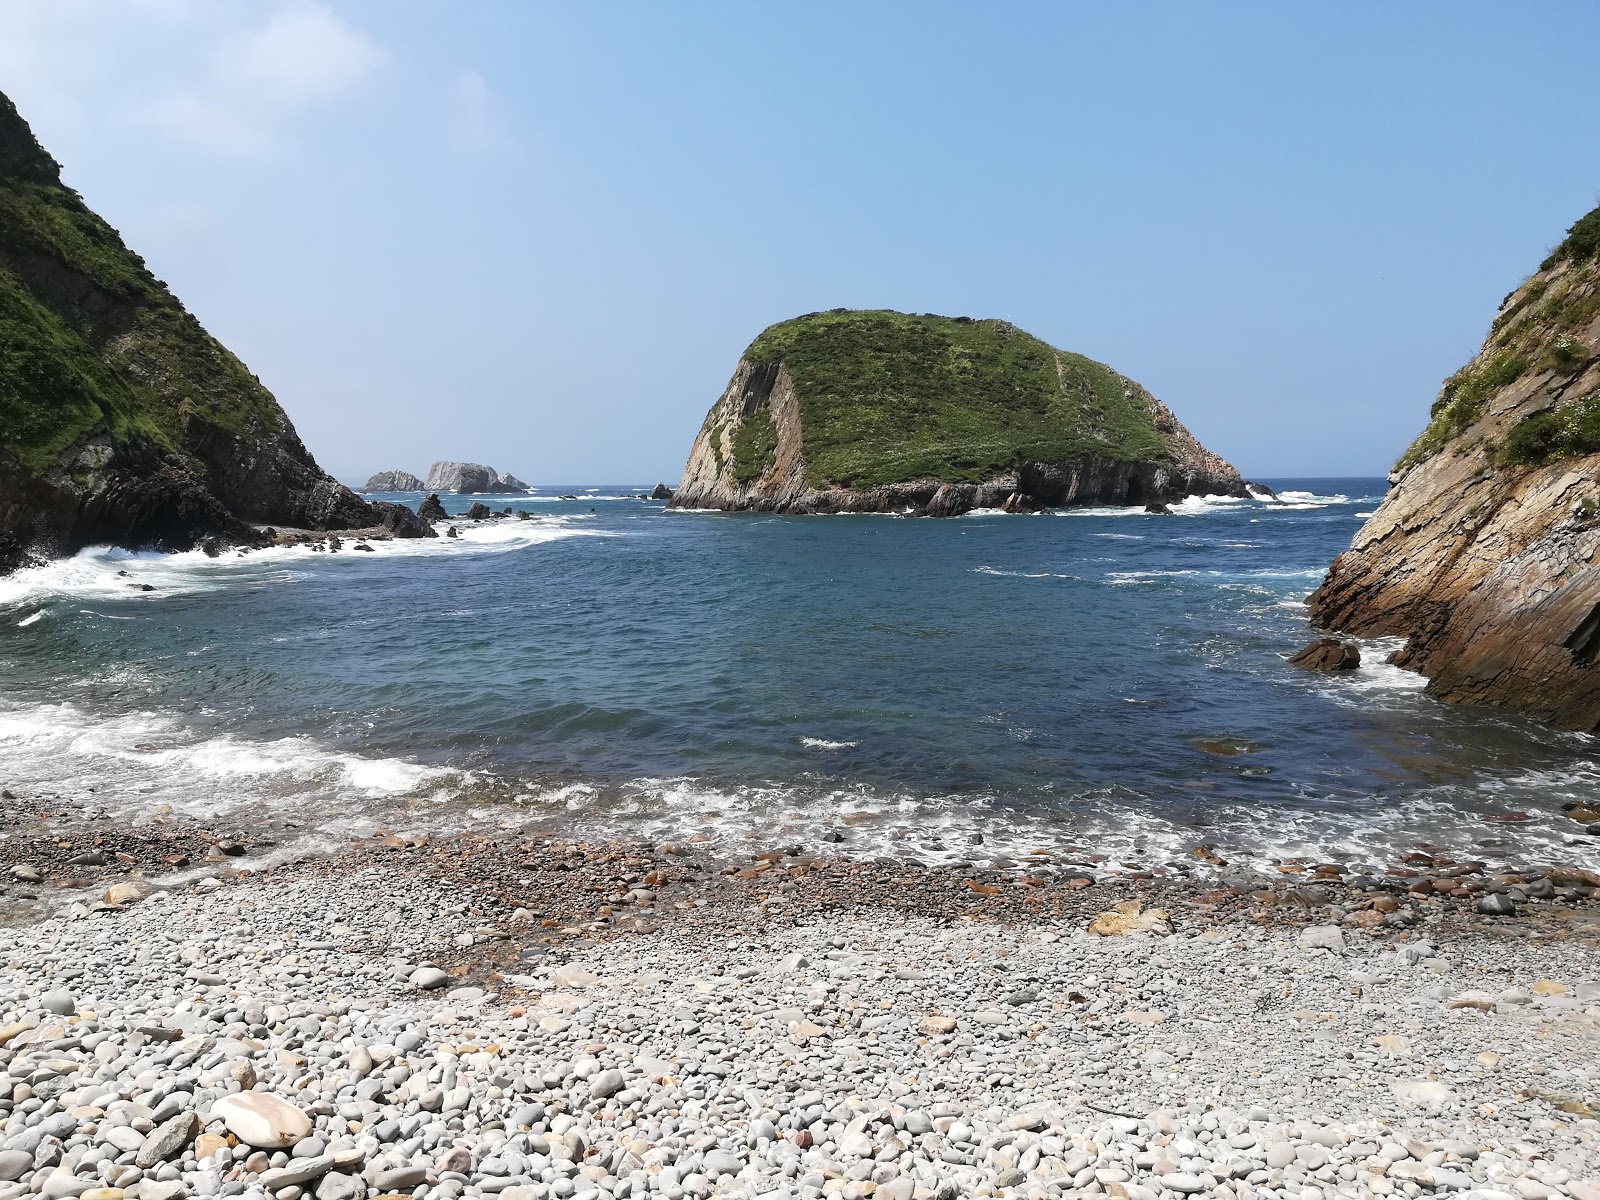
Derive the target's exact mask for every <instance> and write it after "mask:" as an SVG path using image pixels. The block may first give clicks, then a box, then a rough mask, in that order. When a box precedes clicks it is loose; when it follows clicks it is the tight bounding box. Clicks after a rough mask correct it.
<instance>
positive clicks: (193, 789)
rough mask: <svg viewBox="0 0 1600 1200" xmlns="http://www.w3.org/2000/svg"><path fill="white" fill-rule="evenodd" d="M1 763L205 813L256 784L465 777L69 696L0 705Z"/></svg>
mask: <svg viewBox="0 0 1600 1200" xmlns="http://www.w3.org/2000/svg"><path fill="white" fill-rule="evenodd" d="M0 763H3V764H4V765H5V768H6V774H7V777H8V778H9V779H11V780H13V781H15V782H17V783H23V784H34V785H41V786H48V787H50V788H51V789H52V790H55V789H62V788H64V789H71V788H73V787H75V786H86V787H94V788H95V789H96V793H97V799H98V800H99V801H101V802H102V803H107V802H112V801H114V800H115V798H116V797H118V796H122V797H124V798H127V797H133V796H141V797H142V796H147V795H148V794H150V793H158V794H159V795H160V797H161V799H162V800H163V801H166V802H168V803H171V804H172V805H173V807H174V808H175V809H178V810H179V811H185V810H188V811H196V812H199V811H204V812H206V813H213V812H226V811H231V810H234V809H240V808H248V807H250V806H252V805H254V804H258V803H260V802H261V801H262V798H263V795H264V794H271V795H274V796H278V797H282V798H287V797H291V796H294V795H298V794H307V793H308V794H311V795H314V796H317V797H322V798H326V797H329V796H336V797H340V798H343V799H361V800H375V799H380V798H390V797H395V796H401V795H407V794H415V793H418V792H420V791H422V790H424V789H425V788H428V787H430V786H433V785H436V784H442V783H445V782H447V781H451V780H456V781H460V780H464V779H467V778H469V776H467V775H466V774H465V773H462V772H457V771H451V770H447V769H445V768H439V767H428V766H422V765H420V764H417V763H409V762H406V761H404V760H403V759H398V758H374V757H367V756H362V755H355V754H344V753H339V752H337V751H333V750H330V749H328V748H326V747H324V746H320V745H318V744H317V743H316V742H315V741H313V740H311V739H309V738H302V737H286V738H278V739H275V740H270V741H250V740H248V739H245V738H240V737H236V736H233V735H231V734H207V733H206V732H204V731H203V730H201V729H198V728H195V727H192V726H190V725H188V724H186V723H184V722H182V721H180V720H178V719H177V718H175V717H172V716H168V715H165V714H162V713H157V712H148V711H135V712H129V713H124V714H121V715H117V716H96V715H93V714H91V713H89V712H87V711H86V710H84V709H82V708H80V707H79V706H77V705H76V704H73V703H71V702H70V701H62V702H59V703H53V704H6V705H5V706H4V707H0ZM218 784H225V785H226V786H225V787H222V788H220V789H219V788H218V786H217V785H218Z"/></svg>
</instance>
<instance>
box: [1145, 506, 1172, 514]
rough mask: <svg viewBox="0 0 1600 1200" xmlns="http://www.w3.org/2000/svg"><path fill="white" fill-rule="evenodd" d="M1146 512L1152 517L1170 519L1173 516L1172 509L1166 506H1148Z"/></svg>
mask: <svg viewBox="0 0 1600 1200" xmlns="http://www.w3.org/2000/svg"><path fill="white" fill-rule="evenodd" d="M1144 510H1145V512H1147V513H1149V514H1150V515H1151V516H1156V517H1170V516H1171V515H1172V509H1171V508H1169V507H1168V506H1167V505H1165V504H1146V505H1145V506H1144Z"/></svg>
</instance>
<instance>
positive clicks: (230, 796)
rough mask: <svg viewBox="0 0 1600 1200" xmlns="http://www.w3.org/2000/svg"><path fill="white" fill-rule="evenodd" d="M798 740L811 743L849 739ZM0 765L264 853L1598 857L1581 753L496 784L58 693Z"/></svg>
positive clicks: (1109, 864)
mask: <svg viewBox="0 0 1600 1200" xmlns="http://www.w3.org/2000/svg"><path fill="white" fill-rule="evenodd" d="M1364 669H1365V668H1364ZM1316 678H1317V679H1318V680H1322V679H1324V678H1325V677H1316ZM1349 684H1350V681H1349V680H1348V679H1341V680H1339V681H1338V685H1339V686H1344V687H1348V686H1349ZM798 740H799V743H800V744H801V745H802V746H804V747H806V748H807V749H811V750H817V751H834V750H845V749H852V748H854V747H855V746H856V745H857V743H856V742H853V741H835V740H830V739H826V738H818V737H809V736H807V737H801V738H799V739H798ZM0 768H3V771H4V775H5V778H6V779H7V781H8V783H9V784H10V785H11V786H12V787H14V788H16V789H17V790H19V791H29V790H40V791H48V792H51V793H54V794H57V795H62V794H66V795H71V794H73V793H74V792H81V791H83V790H85V789H87V788H88V787H94V788H95V789H96V790H95V792H94V795H93V800H92V803H93V804H94V805H95V806H96V808H99V809H103V810H104V811H106V812H107V813H111V814H120V815H121V816H122V817H124V818H128V819H135V818H137V817H139V816H140V815H142V814H148V813H149V812H150V807H151V805H152V804H154V803H157V802H160V803H163V804H165V805H169V806H170V807H171V809H172V810H173V811H175V812H177V813H179V814H180V815H188V816H192V817H198V818H205V819H208V820H211V819H222V820H227V819H229V818H233V819H238V820H244V819H248V820H249V822H250V823H251V825H252V827H254V828H257V829H262V830H271V829H273V828H274V827H275V826H276V824H277V823H278V821H279V819H281V818H289V819H291V820H292V822H293V825H294V828H292V829H291V828H289V827H288V826H285V832H286V833H287V835H288V836H287V837H286V839H285V840H284V841H283V842H280V844H279V846H278V847H277V848H276V850H274V851H273V854H274V855H276V856H278V857H283V856H287V855H289V854H291V853H296V852H300V851H303V850H304V849H306V848H308V847H310V846H316V847H333V846H336V845H338V844H339V843H340V842H341V841H344V840H347V839H348V838H350V837H354V836H359V835H363V834H369V833H371V832H374V831H375V830H377V829H381V828H405V827H408V825H414V824H417V823H421V824H423V825H425V826H426V828H428V829H430V830H433V831H435V832H442V833H450V832H462V833H471V832H494V831H510V832H516V831H523V832H547V833H551V834H555V835H560V836H570V835H571V833H572V831H573V829H574V828H581V829H582V831H583V834H582V835H583V837H584V838H585V839H587V840H591V841H599V840H605V839H619V840H627V841H635V840H649V841H655V842H658V843H661V842H668V841H690V840H696V841H701V842H704V843H706V844H707V845H708V847H709V848H710V849H713V850H714V851H716V852H718V853H722V854H729V855H734V856H742V855H745V854H749V853H755V852H760V851H763V850H770V849H772V848H774V847H779V846H790V845H801V846H807V847H815V846H816V844H817V843H818V842H819V840H820V834H821V832H822V831H824V830H835V831H837V832H838V837H839V838H840V839H842V840H834V838H833V837H832V836H831V835H830V838H829V841H830V842H831V843H832V844H830V845H829V846H828V847H827V850H828V853H829V854H837V855H841V856H844V857H849V858H857V859H876V858H895V859H901V860H905V861H914V862H920V863H925V864H940V863H942V864H952V863H957V862H974V863H978V862H982V863H991V862H993V863H998V864H1000V865H1004V864H1005V863H1007V862H1009V863H1011V864H1012V865H1014V866H1019V867H1026V868H1027V869H1029V870H1031V871H1049V870H1051V869H1054V868H1056V867H1065V866H1068V865H1071V864H1080V865H1086V866H1090V867H1091V869H1093V870H1094V871H1095V872H1096V873H1097V874H1100V873H1116V872H1119V871H1123V870H1128V869H1134V868H1147V867H1168V868H1171V867H1174V866H1176V867H1178V868H1179V869H1180V870H1188V869H1191V868H1193V869H1204V868H1199V867H1195V865H1194V860H1193V858H1192V856H1191V854H1190V851H1191V850H1192V849H1193V848H1194V846H1195V845H1196V844H1198V843H1200V842H1205V843H1207V844H1209V845H1213V846H1216V847H1217V848H1218V851H1219V852H1220V853H1221V855H1222V857H1223V858H1225V859H1227V860H1228V861H1229V862H1230V864H1232V865H1233V866H1254V867H1259V868H1263V869H1270V868H1272V867H1273V866H1274V865H1275V864H1276V863H1278V862H1280V861H1282V860H1283V859H1284V858H1286V857H1294V856H1313V855H1315V856H1320V857H1323V858H1326V857H1328V856H1330V855H1332V856H1336V857H1338V858H1340V859H1341V860H1344V861H1347V862H1352V863H1361V862H1363V861H1366V862H1370V863H1373V864H1375V865H1379V866H1381V865H1384V864H1388V863H1392V862H1393V861H1395V859H1396V858H1397V857H1398V856H1399V855H1400V854H1402V853H1404V852H1406V851H1408V850H1410V849H1412V848H1414V846H1415V845H1416V844H1417V843H1419V842H1424V843H1427V844H1429V845H1430V846H1431V847H1433V848H1434V852H1436V853H1442V854H1446V855H1455V856H1457V857H1462V858H1468V857H1482V856H1483V853H1484V851H1483V847H1482V845H1481V842H1482V839H1483V836H1484V830H1485V829H1486V828H1488V826H1486V825H1485V824H1484V823H1483V822H1485V821H1489V820H1493V818H1494V817H1495V815H1496V814H1500V813H1503V812H1505V811H1506V810H1507V806H1508V805H1510V806H1511V807H1513V808H1515V809H1517V810H1518V811H1524V810H1525V811H1528V812H1530V813H1531V814H1532V815H1531V817H1530V819H1529V820H1528V821H1526V822H1522V823H1518V824H1516V825H1515V826H1498V825H1497V826H1494V828H1495V830H1496V836H1502V835H1503V839H1504V841H1505V843H1506V845H1505V849H1504V853H1503V855H1502V857H1503V858H1504V859H1505V861H1507V862H1511V861H1523V862H1538V861H1551V860H1553V859H1554V858H1556V857H1557V856H1558V855H1559V858H1560V860H1561V861H1569V862H1571V861H1579V862H1582V861H1584V860H1585V859H1586V858H1588V859H1592V858H1594V857H1595V855H1596V854H1600V845H1597V846H1595V847H1593V850H1592V851H1590V849H1589V848H1588V847H1583V848H1580V849H1578V850H1576V852H1575V851H1574V848H1573V846H1572V845H1571V844H1570V829H1569V828H1568V827H1567V825H1566V824H1564V823H1563V822H1564V820H1565V819H1564V818H1562V817H1561V816H1560V814H1559V811H1558V809H1559V802H1560V801H1561V799H1563V798H1581V797H1582V796H1585V795H1588V794H1590V793H1592V791H1593V789H1594V787H1595V786H1597V785H1600V766H1597V765H1596V764H1595V763H1593V762H1591V761H1587V760H1582V761H1579V762H1576V763H1572V764H1569V765H1565V766H1563V767H1562V768H1559V769H1551V770H1545V771H1533V772H1522V773H1520V774H1514V775H1513V774H1508V775H1505V776H1502V777H1491V778H1487V779H1479V780H1476V781H1473V782H1471V783H1470V784H1466V785H1463V784H1461V783H1459V782H1451V783H1448V784H1440V785H1437V786H1425V787H1422V788H1421V789H1419V790H1417V791H1413V792H1411V793H1409V794H1399V795H1394V796H1375V795H1371V794H1369V793H1365V792H1363V793H1359V794H1357V793H1349V794H1332V793H1329V794H1311V793H1309V792H1307V793H1306V794H1303V795H1300V796H1298V797H1289V798H1286V799H1281V800H1276V801H1264V800H1262V799H1260V798H1245V797H1240V798H1238V799H1225V798H1221V797H1217V796H1215V794H1214V793H1212V794H1204V795H1201V794H1196V795H1194V796H1185V795H1183V794H1181V792H1180V794H1178V795H1174V794H1173V792H1172V789H1171V788H1170V787H1165V788H1164V789H1163V790H1162V791H1161V792H1160V793H1159V794H1158V795H1157V794H1147V793H1146V792H1145V791H1143V790H1139V789H1134V788H1129V787H1124V786H1115V787H1110V786H1095V785H1087V784H1084V785H1072V784H1068V783H1066V782H1065V781H1063V786H1062V787H1061V788H1060V789H1051V790H1050V791H1049V792H1047V793H1046V794H1037V793H1030V794H1029V795H1027V796H1021V797H1017V796H1009V795H1006V794H1004V793H1001V792H987V793H985V792H978V793H964V794H934V795H919V794H913V793H910V792H902V791H895V790H878V789H875V788H873V787H871V786H869V785H837V784H829V783H827V782H826V781H823V780H819V779H818V778H817V777H816V776H814V775H811V774H809V773H808V774H807V775H804V776H802V777H800V778H799V779H796V780H792V781H772V782H761V783H748V784H731V783H719V782H714V781H711V780H707V779H704V778H700V777H696V776H677V777H640V778H635V779H631V780H626V781H623V782H620V783H602V782H599V781H591V780H576V781H575V780H570V779H568V780H563V781H560V782H550V783H539V782H536V781H520V782H517V781H511V782H507V781H505V780H501V779H498V778H495V777H493V776H489V775H486V774H485V775H483V776H481V777H479V776H478V775H476V774H475V773H471V772H463V771H456V770H451V769H449V768H444V767H435V766H428V765H423V764H419V763H414V762H409V761H406V760H403V759H400V758H395V757H390V756H365V755H359V754H352V753H348V752H343V751H339V750H335V749H332V748H330V747H329V746H327V745H325V744H322V743H320V742H318V741H317V740H316V739H314V738H310V737H289V738H279V739H273V740H259V741H252V740H250V739H247V738H244V737H240V736H237V735H234V734H230V733H220V734H218V733H208V732H207V731H205V730H204V729H203V728H196V727H191V726H189V725H187V724H185V723H184V721H182V720H181V719H179V718H178V717H175V716H172V715H168V714H162V713H153V712H133V713H125V714H122V715H117V716H99V717H97V716H95V715H93V714H91V713H89V712H88V711H86V710H85V709H83V708H80V707H79V706H77V705H75V704H73V703H70V702H61V703H51V704H35V705H26V704H16V703H5V702H0Z"/></svg>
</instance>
